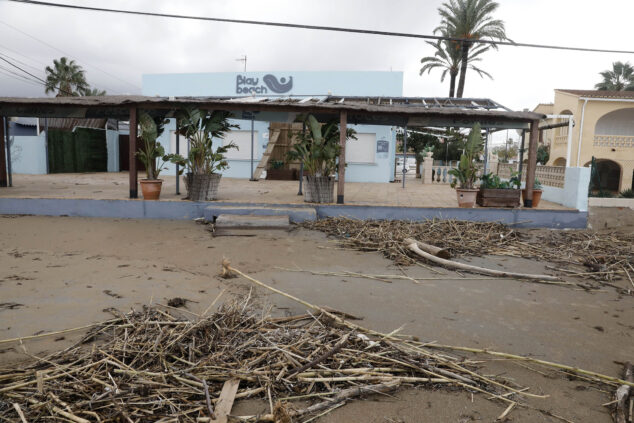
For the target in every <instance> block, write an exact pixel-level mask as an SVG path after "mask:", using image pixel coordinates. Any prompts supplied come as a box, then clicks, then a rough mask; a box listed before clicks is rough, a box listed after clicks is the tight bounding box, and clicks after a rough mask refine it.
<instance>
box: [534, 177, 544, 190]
mask: <svg viewBox="0 0 634 423" xmlns="http://www.w3.org/2000/svg"><path fill="white" fill-rule="evenodd" d="M542 188H543V187H542V183H541V182H539V179H537V178H535V182H534V183H533V189H542Z"/></svg>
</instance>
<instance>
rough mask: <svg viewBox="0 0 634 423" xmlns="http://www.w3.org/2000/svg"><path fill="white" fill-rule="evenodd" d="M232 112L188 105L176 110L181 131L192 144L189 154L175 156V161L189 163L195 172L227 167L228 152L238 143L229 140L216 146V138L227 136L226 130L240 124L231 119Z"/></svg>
mask: <svg viewBox="0 0 634 423" xmlns="http://www.w3.org/2000/svg"><path fill="white" fill-rule="evenodd" d="M229 115H230V113H229V112H225V111H220V110H214V111H209V110H199V109H196V108H193V107H189V108H186V109H183V110H179V111H178V112H177V113H176V119H177V120H178V133H179V134H180V135H183V136H184V137H186V138H187V139H189V143H190V148H189V154H188V156H187V158H184V157H182V156H175V158H174V160H173V162H174V163H178V164H179V165H181V166H188V167H189V169H190V171H191V172H192V173H193V174H195V175H209V174H212V173H216V172H218V171H221V170H224V169H227V168H228V167H229V163H228V162H227V160H226V159H225V154H226V153H227V151H229V150H230V149H232V148H235V149H238V146H237V145H236V144H235V143H233V142H230V143H228V144H226V145H221V146H218V148H216V149H215V150H214V148H213V139H214V138H219V139H224V137H225V135H226V134H227V132H229V131H230V130H231V129H233V128H239V126H238V125H232V124H230V123H229Z"/></svg>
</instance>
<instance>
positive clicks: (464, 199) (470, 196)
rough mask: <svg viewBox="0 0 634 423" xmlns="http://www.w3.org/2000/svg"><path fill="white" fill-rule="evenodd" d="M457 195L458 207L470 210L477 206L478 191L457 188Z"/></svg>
mask: <svg viewBox="0 0 634 423" xmlns="http://www.w3.org/2000/svg"><path fill="white" fill-rule="evenodd" d="M456 195H457V196H458V207H460V208H463V209H470V208H473V206H474V205H475V202H476V196H477V195H478V190H477V189H462V188H456Z"/></svg>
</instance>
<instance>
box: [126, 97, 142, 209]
mask: <svg viewBox="0 0 634 423" xmlns="http://www.w3.org/2000/svg"><path fill="white" fill-rule="evenodd" d="M136 138H137V109H136V107H130V135H129V141H130V142H129V145H130V148H129V157H130V166H129V171H128V172H129V174H130V198H138V197H139V191H138V184H137V177H138V175H137V168H136Z"/></svg>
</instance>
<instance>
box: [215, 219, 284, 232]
mask: <svg viewBox="0 0 634 423" xmlns="http://www.w3.org/2000/svg"><path fill="white" fill-rule="evenodd" d="M290 225H291V222H290V219H289V218H288V215H279V216H254V215H244V214H221V215H220V216H218V217H217V218H216V222H215V231H214V235H216V236H227V235H241V236H245V235H246V236H254V235H258V234H260V233H262V232H261V231H263V230H265V231H268V232H270V231H288V230H289V229H290Z"/></svg>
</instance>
